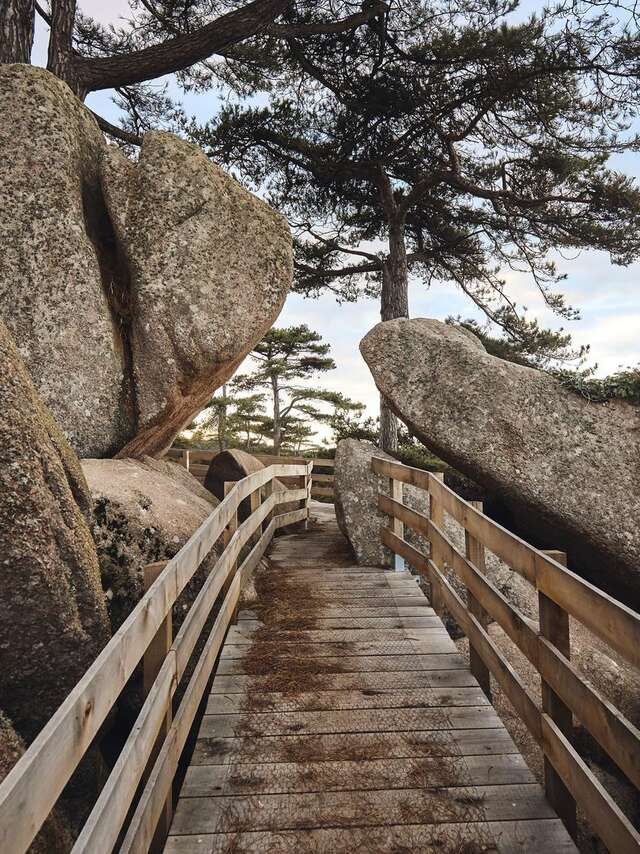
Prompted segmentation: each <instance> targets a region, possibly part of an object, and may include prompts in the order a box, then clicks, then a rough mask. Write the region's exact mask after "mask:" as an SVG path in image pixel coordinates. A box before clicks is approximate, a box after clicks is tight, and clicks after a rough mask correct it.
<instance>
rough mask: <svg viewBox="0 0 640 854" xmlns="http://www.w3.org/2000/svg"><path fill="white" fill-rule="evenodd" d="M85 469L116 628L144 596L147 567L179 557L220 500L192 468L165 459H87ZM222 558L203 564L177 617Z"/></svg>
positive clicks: (99, 554)
mask: <svg viewBox="0 0 640 854" xmlns="http://www.w3.org/2000/svg"><path fill="white" fill-rule="evenodd" d="M82 469H83V472H84V475H85V477H86V479H87V483H88V485H89V489H90V490H91V495H92V497H93V512H94V521H93V535H94V539H95V542H96V546H97V549H98V558H99V561H100V570H101V573H102V583H103V586H104V588H105V590H106V594H107V599H108V603H109V613H110V616H111V621H112V625H113V628H114V629H116V628H117V627H118V626H119V625H120V624H121V623H122V622H123V620H125V619H126V617H127V616H128V615H129V614H130V613H131V611H132V610H133V608H134V607H135V606H136V604H137V602H138V601H139V600H140V598H141V596H142V594H143V592H144V575H143V569H144V567H145V566H146V565H147V564H149V563H155V562H156V561H161V560H169V559H170V558H172V557H173V556H174V555H176V554H177V553H178V552H179V551H180V549H181V548H182V547H183V546H184V544H185V543H186V542H187V540H188V539H189V538H190V537H191V535H192V534H193V533H194V532H195V531H196V530H197V529H198V528H199V527H200V525H201V524H202V523H203V522H204V521H205V519H206V518H207V517H208V516H209V515H210V514H211V513H212V512H213V510H214V509H215V507H217V505H218V501H217V499H216V498H215V497H214V496H213V495H212V494H211V493H210V492H208V490H206V489H204V487H203V486H201V484H200V483H198V481H197V480H196V478H195V477H193V475H191V474H189V472H188V471H186V469H184V468H183V467H182V466H179V465H177V464H176V463H172V462H168V461H164V460H155V459H152V458H151V457H143V458H142V459H139V460H138V459H136V460H132V459H126V460H122V459H118V460H96V459H87V460H82ZM218 554H219V553H218V551H217V550H215V549H214V550H213V551H212V552H211V554H210V556H209V557H208V558H207V559H206V560H205V561H204V562H203V564H202V566H201V568H200V569H199V570H198V573H197V574H196V578H195V579H194V582H193V585H192V586H191V588H190V589H189V593H188V595H187V597H186V598H185V599H183V601H182V602H181V606H180V609H179V611H178V613H176V614H175V616H176V617H179V616H180V613H181V612H182V611H184V610H185V609H184V608H182V605H188V604H189V602H190V601H192V600H193V598H194V596H193V595H192V593H193V591H196V592H197V589H199V587H200V585H201V584H202V581H203V579H204V578H205V577H206V575H207V574H208V573H209V571H210V570H211V568H212V567H213V565H214V563H215V561H216V560H217V557H218Z"/></svg>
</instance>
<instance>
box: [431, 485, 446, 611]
mask: <svg viewBox="0 0 640 854" xmlns="http://www.w3.org/2000/svg"><path fill="white" fill-rule="evenodd" d="M431 478H435V480H440V481H443V480H444V472H441V471H435V472H429V480H431ZM429 517H430V518H431V521H432V522H433V524H434V525H436V526H437V527H438V528H440V530H441V531H442V530H443V529H444V508H443V506H442V503H441V502H440V501H439V500H438V498H437V497H436V496H435V495H434V494H433V492H431V491H429ZM430 547H431V560H432V561H433V562H434V563H435V565H436V566H437V567H438V569H442V568H443V567H442V563H443V557H442V554H441V550H440V549H439V548H438V544H437V543H436V542H434V541H433V540H432V541H431V543H430ZM431 606H432V608H433V610H434V611H435V612H436V613H437V614H442V613H443V612H444V605H443V603H442V600H441V597H440V590H439V588H438V585H437V584H431Z"/></svg>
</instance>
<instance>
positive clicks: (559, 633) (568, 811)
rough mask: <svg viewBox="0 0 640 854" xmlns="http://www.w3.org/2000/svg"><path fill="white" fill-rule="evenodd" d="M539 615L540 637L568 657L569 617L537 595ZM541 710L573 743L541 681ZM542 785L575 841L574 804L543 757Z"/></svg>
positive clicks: (560, 556) (557, 703) (565, 711)
mask: <svg viewBox="0 0 640 854" xmlns="http://www.w3.org/2000/svg"><path fill="white" fill-rule="evenodd" d="M545 554H547V555H549V557H551V558H553V560H555V561H556V562H557V563H560V564H562V566H566V565H567V555H566V553H565V552H561V551H555V550H549V551H545ZM538 607H539V615H540V635H541V636H542V637H543V638H546V640H548V641H549V643H552V644H553V645H554V646H555V647H556V649H557V650H558V651H559V652H561V653H562V655H564V657H565V658H567V659H569V658H570V657H571V639H570V633H569V615H568V614H567V612H566V611H565V610H564V609H563V608H561V607H560V606H559V605H557V604H556V603H555V602H554V601H553V599H550V598H549V597H548V596H545V594H544V593H541V592H538ZM542 711H543V712H544V713H545V714H547V715H549V717H550V718H551V720H552V721H553V722H554V723H555V725H556V726H557V727H558V729H559V730H561V732H562V734H563V735H564V736H565V737H566V738H567V740H568V741H569V742H573V715H572V713H571V709H570V708H569V707H568V706H567V705H565V703H563V702H562V700H561V699H560V697H558V695H557V694H556V692H555V691H553V690H552V688H551V687H550V686H549V685H548V684H547V682H545V680H544V679H543V680H542ZM544 785H545V791H546V795H547V799H548V801H549V803H550V804H551V806H552V807H553V808H554V809H555V811H556V812H557V813H558V815H559V816H560V818H561V819H562V821H563V822H564V825H565V827H566V828H567V830H568V831H569V833H570V834H571V836H572V837H573V838H574V839H575V838H576V835H577V825H576V802H575V800H574V798H573V796H572V795H571V793H570V791H569V789H568V788H567V787H566V786H565V784H564V782H563V781H562V778H561V777H560V775H559V774H558V772H557V771H556V770H555V768H554V767H553V765H552V764H551V762H550V761H549V760H548V759H547V757H546V755H545V757H544Z"/></svg>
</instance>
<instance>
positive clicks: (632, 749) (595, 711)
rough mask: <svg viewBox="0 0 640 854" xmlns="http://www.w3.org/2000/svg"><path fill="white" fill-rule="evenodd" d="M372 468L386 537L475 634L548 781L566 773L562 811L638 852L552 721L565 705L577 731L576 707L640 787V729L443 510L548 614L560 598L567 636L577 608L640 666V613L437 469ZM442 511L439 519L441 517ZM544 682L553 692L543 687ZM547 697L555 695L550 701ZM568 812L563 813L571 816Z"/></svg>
mask: <svg viewBox="0 0 640 854" xmlns="http://www.w3.org/2000/svg"><path fill="white" fill-rule="evenodd" d="M372 469H373V471H374V472H376V473H377V474H380V475H384V476H386V477H388V478H390V492H391V493H392V495H393V496H394V497H391V495H386V494H383V493H379V495H378V509H379V510H380V511H381V512H382V513H384V514H386V515H387V516H388V517H389V518H390V523H389V527H383V528H382V530H381V540H382V542H383V543H384V544H385V545H386V546H388V547H389V548H390V549H391V550H392V551H393V552H394V553H395V554H398V555H400V556H401V557H403V558H404V559H405V560H406V561H408V563H409V564H410V565H411V566H413V567H415V569H416V570H417V571H418V572H420V573H421V574H422V575H424V576H425V578H426V579H427V581H428V582H429V583H430V585H431V590H432V602H433V604H434V607H436V608H437V607H438V605H439V606H440V607H441V608H443V609H446V610H447V611H449V612H450V613H451V615H452V616H453V618H454V619H455V620H456V622H457V623H458V625H459V626H460V627H461V629H462V631H463V632H464V633H465V634H466V635H467V637H468V638H469V644H470V649H471V650H472V651H473V653H474V654H475V655H476V656H478V657H479V659H480V660H481V661H482V665H481V666H484V667H486V668H487V671H488V672H489V673H491V674H492V675H493V677H494V678H495V679H496V681H497V682H498V683H499V684H500V686H501V687H502V689H503V691H504V693H505V695H506V696H507V697H508V699H509V701H510V702H511V704H512V705H513V707H514V708H515V709H516V712H517V713H518V715H519V717H520V718H521V719H522V720H523V722H524V723H525V725H526V726H527V728H528V729H529V731H530V732H531V734H532V735H533V737H534V738H535V740H536V741H537V742H538V744H539V745H540V747H541V748H542V750H543V753H544V755H545V762H548V763H550V767H551V768H552V769H553V773H552V774H551V776H550V777H548V776H547V771H546V770H545V779H546V780H547V783H548V785H551V786H556V782H555V781H556V780H560V781H562V786H564V787H565V791H566V796H565V795H563V794H562V789H561V788H560V789H558V788H555V789H553V790H552V794H551V795H550V797H552V802H553V800H554V798H557V799H558V808H559V809H561V808H566V807H567V804H568V803H569V804H570V803H575V802H577V803H579V804H580V805H581V806H582V808H583V809H584V810H586V811H587V813H588V815H589V819H590V820H591V823H592V825H593V827H594V829H595V830H596V832H597V833H598V834H599V836H600V837H601V838H602V839H603V841H604V842H605V844H606V845H608V846H609V847H610V849H611V850H612V851H613V850H615V851H616V852H617V851H624V852H626V851H637V850H640V834H638V832H637V831H636V830H635V829H634V828H633V826H632V825H631V823H630V822H629V820H628V819H627V817H626V816H625V815H624V813H623V812H622V811H621V810H620V808H619V807H618V805H617V804H616V803H615V802H614V801H613V799H612V798H611V796H610V795H609V794H608V793H607V792H606V790H605V789H603V787H602V786H601V784H600V783H599V782H598V780H597V779H596V778H595V777H594V775H593V773H592V772H591V771H590V769H589V768H588V767H587V766H586V765H585V763H584V762H583V760H582V759H581V758H580V756H579V754H578V753H577V752H576V750H575V749H574V748H573V746H572V744H571V740H570V738H569V737H567V734H566V733H565V732H563V729H562V726H561V725H560V724H559V723H557V722H556V720H554V714H558V715H559V716H560V717H558V718H557V720H558V721H559V720H561V719H562V720H565V719H566V715H565V716H564V717H563V712H562V709H567V710H568V714H569V719H568V722H569V729H570V728H571V717H570V715H571V713H573V714H574V715H575V716H576V718H578V719H579V720H580V721H581V723H582V724H583V726H584V727H585V729H587V730H588V731H589V732H590V733H591V735H592V736H593V737H594V739H595V740H596V741H597V742H598V744H599V745H600V746H601V747H602V748H603V750H604V751H605V752H606V753H607V754H608V755H609V756H610V757H611V759H612V760H613V761H614V762H615V763H616V764H617V765H618V767H619V768H620V769H621V770H622V771H623V772H624V773H625V774H626V776H627V777H628V779H629V780H630V781H631V782H632V783H634V784H635V785H636V786H640V731H638V729H637V728H636V727H635V726H634V725H633V724H632V723H631V722H630V721H628V720H627V719H626V718H625V717H624V715H623V714H622V713H621V712H620V711H619V710H618V709H616V708H615V706H614V705H613V704H612V703H610V702H609V701H608V700H607V699H605V698H604V697H602V696H601V695H600V694H599V693H598V691H597V690H596V689H595V688H594V687H593V686H592V685H591V684H590V683H589V682H588V681H587V680H586V679H585V677H584V675H583V674H581V673H580V672H579V671H578V670H577V669H576V667H575V666H574V665H572V663H571V661H570V660H569V657H568V652H569V649H568V640H567V650H566V652H567V655H565V654H564V651H563V650H562V649H560V648H558V646H556V645H555V643H553V642H552V640H551V639H550V637H549V635H548V634H547V633H546V632H547V629H546V627H545V630H544V631H543V630H542V628H541V626H538V624H537V623H536V622H534V621H533V620H530V619H528V618H527V617H526V616H525V615H524V614H522V613H521V612H520V611H519V610H518V609H517V608H515V607H514V606H513V605H512V604H511V603H510V602H509V600H508V599H507V598H506V597H505V596H504V595H503V594H502V593H501V591H499V590H498V589H497V588H496V587H495V586H494V585H493V584H492V583H491V581H490V580H489V579H488V578H487V577H486V576H485V575H484V573H483V571H481V569H479V568H478V566H476V565H475V564H474V563H473V562H472V560H471V559H470V557H469V556H470V555H473V554H476V553H477V552H473V551H467V554H466V555H463V554H462V553H461V552H460V551H459V550H458V549H457V548H456V546H455V545H454V544H453V543H452V542H451V540H450V539H449V538H448V537H447V535H446V534H445V533H444V530H443V525H442V519H443V516H442V512H443V511H446V512H448V513H449V514H450V515H451V516H453V518H454V519H456V521H458V522H459V523H460V524H461V525H462V526H463V527H464V529H465V531H466V532H467V535H468V536H471V537H473V538H476V540H477V541H478V542H479V543H480V544H481V546H483V547H486V548H487V549H489V550H490V551H493V552H494V553H496V554H498V556H499V557H501V558H502V559H503V560H504V561H505V562H506V563H507V564H508V565H510V566H511V567H512V568H513V569H515V570H516V571H519V573H520V574H521V575H522V576H523V577H524V578H526V579H527V580H528V581H529V582H530V583H531V584H532V585H533V586H535V587H536V588H537V590H538V592H539V595H540V596H541V606H540V607H541V611H540V613H541V621H542V615H543V610H542V607H543V604H544V602H549V601H551V602H553V603H555V604H554V605H553V607H554V608H555V607H559V611H558V617H557V618H556V619H559V620H560V625H562V624H563V623H562V621H563V619H564V620H565V621H566V622H565V625H566V631H567V639H568V626H569V624H568V620H567V617H566V613H570V614H572V615H573V616H574V617H575V618H576V619H578V620H580V621H581V622H583V624H584V625H585V626H587V628H589V629H591V630H592V631H593V632H594V633H595V634H596V635H597V636H599V637H600V638H602V639H603V640H605V642H607V643H610V645H611V646H612V647H614V648H615V649H616V650H618V652H620V653H621V654H622V655H623V656H624V657H625V658H627V659H628V660H629V661H631V663H633V664H637V662H638V649H639V644H638V641H640V635H638V627H639V625H640V617H639V616H638V614H636V613H635V612H633V611H631V609H629V608H627V607H626V606H624V605H623V604H622V603H620V602H617V601H616V600H614V599H612V598H611V597H610V596H608V595H607V594H606V593H604V592H602V591H600V590H598V589H597V588H595V587H593V585H590V584H588V583H587V582H584V581H583V580H582V579H581V578H580V577H579V576H576V575H575V573H573V572H571V571H570V570H568V569H567V568H566V567H564V566H562V564H561V563H559V562H558V561H556V560H554V558H553V557H551V556H550V555H549V554H546V553H544V552H540V551H539V550H537V549H535V548H534V547H533V546H531V545H530V544H528V543H526V542H525V541H524V540H521V539H520V538H518V537H515V536H514V535H513V534H511V533H510V532H509V531H506V529H504V528H501V527H500V526H499V525H497V524H496V523H495V522H493V520H491V519H489V518H488V517H486V516H485V515H484V514H483V513H482V512H481V510H479V509H478V508H476V507H473V506H472V505H470V504H468V503H467V502H465V501H464V500H463V499H461V498H460V497H459V496H458V495H456V493H454V492H453V491H452V490H450V489H449V488H448V487H447V486H446V485H444V484H443V483H442V482H441V481H440V480H439V479H438V477H437V476H435V475H433V474H431V473H429V472H424V471H422V470H419V469H412V468H410V467H408V466H403V465H402V464H400V463H395V462H389V461H387V460H382V459H379V458H374V460H373V461H372ZM403 483H407V484H410V485H412V486H416V487H418V488H421V489H424V490H425V491H427V492H428V493H429V496H430V505H431V515H430V516H427V515H426V514H425V513H420V512H419V511H417V510H414V509H412V508H410V507H408V506H407V505H405V504H404V503H403V501H402V487H401V484H403ZM398 485H400V486H399V488H397V487H398ZM426 503H427V502H426V501H425V504H426ZM434 509H435V511H436V512H434ZM431 516H433V518H431ZM435 519H437V520H438V523H437V524H436V521H434V520H435ZM394 520H395V521H394ZM398 526H399V527H398ZM405 526H406V527H408V528H410V529H411V530H413V531H415V532H416V533H418V534H421V535H422V537H423V538H424V540H426V541H427V542H428V544H429V546H430V552H431V558H430V557H429V556H428V555H426V554H423V553H422V552H421V551H420V550H419V549H418V548H417V547H416V546H415V545H413V544H411V543H408V542H407V541H406V540H405V539H404V527H405ZM467 542H468V541H467ZM467 549H468V546H467ZM480 560H481V565H482V567H484V558H483V552H481V553H480ZM514 564H515V566H514ZM445 565H446V566H447V567H448V568H449V570H450V571H453V572H454V573H455V574H456V575H457V576H458V578H459V579H460V580H461V581H462V583H463V584H464V586H465V587H466V590H467V595H468V599H469V605H467V604H465V602H464V601H463V600H462V598H461V597H460V596H459V595H458V593H457V592H456V590H455V589H454V588H453V587H452V585H451V583H450V581H449V580H448V578H447V577H446V576H445V575H444V573H443V571H442V567H443V566H445ZM436 603H437V604H436ZM471 606H473V607H475V608H479V609H480V610H479V613H481V614H484V615H486V617H487V618H491V619H493V620H495V621H496V622H497V623H498V625H499V626H500V627H501V628H502V629H503V630H504V632H505V634H506V635H507V637H509V639H510V640H511V641H512V642H513V643H514V644H515V646H516V647H517V648H518V649H519V650H520V651H521V652H522V653H523V654H524V655H525V657H526V658H527V659H528V660H529V661H530V662H531V664H532V665H533V666H534V667H535V668H536V670H537V671H538V672H539V674H540V676H541V678H542V686H543V708H542V710H541V709H540V708H539V707H538V704H537V703H536V702H535V700H534V699H533V697H532V696H531V695H530V694H529V692H528V691H527V689H526V688H525V686H524V684H523V682H522V680H521V678H520V677H519V676H518V674H517V673H516V671H515V669H514V667H513V665H512V664H511V663H510V662H509V661H508V660H507V659H506V658H505V656H504V654H503V653H502V652H501V651H500V650H499V649H498V648H497V646H496V645H495V643H494V641H493V640H492V638H491V636H490V635H489V633H488V632H487V630H486V627H485V625H483V622H482V621H481V620H480V619H478V617H477V616H475V615H474V613H472V612H471V611H470V607H471ZM545 607H546V606H545ZM563 614H564V615H565V616H564V617H563V616H562V615H563ZM545 618H546V617H545ZM541 625H542V623H541ZM558 638H560V636H558ZM558 642H559V640H558ZM634 644H635V646H634ZM487 671H485V672H487ZM545 690H546V691H547V695H545V694H544V691H545ZM545 696H547V697H549V698H550V699H548V700H545V699H544V698H545ZM549 703H550V706H549V709H552V710H554V711H553V714H551V713H549V711H548V709H547V705H548V704H549ZM545 769H546V766H545ZM554 775H557V776H554ZM567 798H568V801H567ZM572 799H575V800H572ZM569 812H570V810H569ZM562 817H563V818H565V816H564V815H563V816H562ZM567 820H568V822H569V824H570V821H571V819H570V816H567Z"/></svg>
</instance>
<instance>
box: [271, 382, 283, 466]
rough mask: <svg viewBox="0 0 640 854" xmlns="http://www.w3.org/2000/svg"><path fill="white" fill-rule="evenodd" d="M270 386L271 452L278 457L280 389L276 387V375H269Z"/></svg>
mask: <svg viewBox="0 0 640 854" xmlns="http://www.w3.org/2000/svg"><path fill="white" fill-rule="evenodd" d="M271 388H272V390H273V453H274V454H275V455H276V457H279V456H280V442H281V441H282V427H281V424H280V389H279V388H278V377H276V376H273V377H271Z"/></svg>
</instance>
